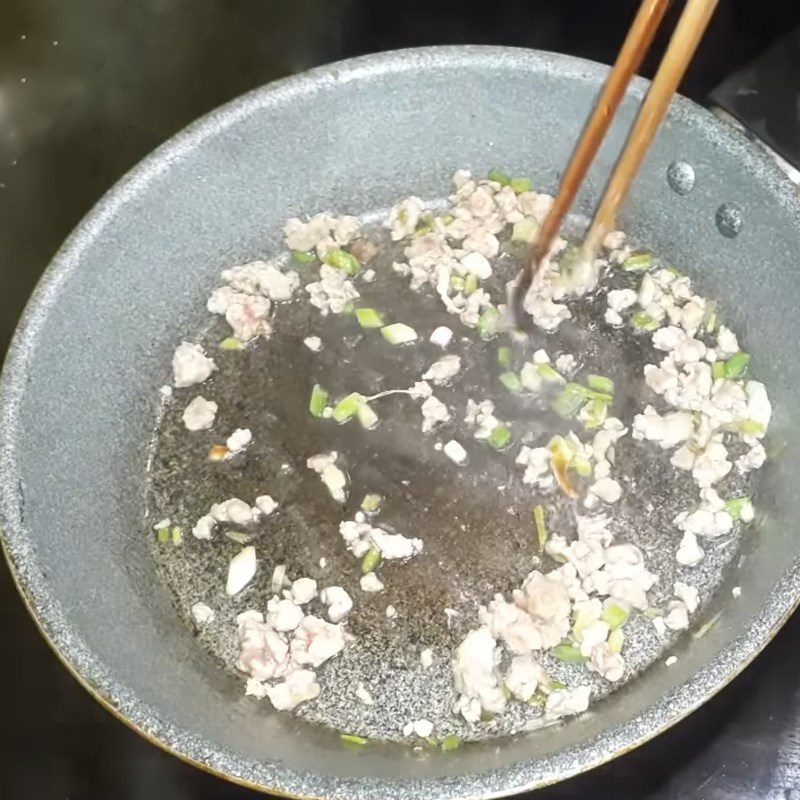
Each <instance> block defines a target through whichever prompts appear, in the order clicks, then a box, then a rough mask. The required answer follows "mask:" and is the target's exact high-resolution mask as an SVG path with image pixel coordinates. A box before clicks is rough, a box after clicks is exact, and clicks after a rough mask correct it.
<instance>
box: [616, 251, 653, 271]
mask: <svg viewBox="0 0 800 800" xmlns="http://www.w3.org/2000/svg"><path fill="white" fill-rule="evenodd" d="M652 265H653V256H651V255H650V254H649V253H638V254H636V255H633V256H628V257H627V258H626V259H625V260H624V261H623V262H622V269H624V270H626V271H627V272H638V271H639V270H645V269H650V267H651V266H652Z"/></svg>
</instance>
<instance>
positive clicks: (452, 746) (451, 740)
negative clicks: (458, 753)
mask: <svg viewBox="0 0 800 800" xmlns="http://www.w3.org/2000/svg"><path fill="white" fill-rule="evenodd" d="M459 747H461V737H459V736H456V735H455V734H454V733H451V734H450V735H449V736H445V737H444V739H442V744H441V748H442V752H443V753H449V752H450V751H451V750H458V748H459Z"/></svg>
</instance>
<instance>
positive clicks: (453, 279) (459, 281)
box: [450, 275, 464, 292]
mask: <svg viewBox="0 0 800 800" xmlns="http://www.w3.org/2000/svg"><path fill="white" fill-rule="evenodd" d="M450 288H451V289H452V290H453V291H454V292H463V291H464V279H463V278H462V277H461V276H460V275H451V276H450Z"/></svg>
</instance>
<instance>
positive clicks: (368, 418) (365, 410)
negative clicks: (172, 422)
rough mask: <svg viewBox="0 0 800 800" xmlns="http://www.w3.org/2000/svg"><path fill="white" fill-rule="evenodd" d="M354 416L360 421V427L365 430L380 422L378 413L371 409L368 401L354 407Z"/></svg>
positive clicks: (369, 429)
mask: <svg viewBox="0 0 800 800" xmlns="http://www.w3.org/2000/svg"><path fill="white" fill-rule="evenodd" d="M356 416H357V417H358V421H359V422H360V423H361V427H362V428H364V430H367V431H371V430H372V429H373V428H374V427H375V426H376V425H377V424H378V423H379V422H380V419H379V418H378V415H377V414H376V413H375V412H374V411H373V409H372V406H370V404H369V403H362V404H361V405H360V406H359V407H358V408H357V409H356Z"/></svg>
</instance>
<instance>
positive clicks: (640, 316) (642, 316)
mask: <svg viewBox="0 0 800 800" xmlns="http://www.w3.org/2000/svg"><path fill="white" fill-rule="evenodd" d="M631 322H632V323H633V327H634V328H638V329H639V330H641V331H654V330H657V329H658V327H659V323H658V320H656V319H653V317H651V316H650V315H649V314H648V313H647V312H646V311H637V312H636V313H635V314H634V315H633V317H632V318H631Z"/></svg>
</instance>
